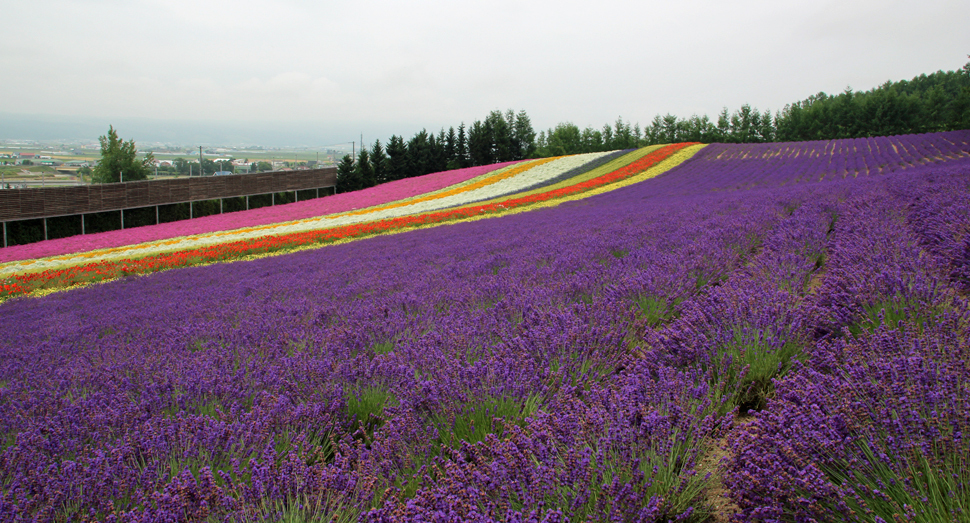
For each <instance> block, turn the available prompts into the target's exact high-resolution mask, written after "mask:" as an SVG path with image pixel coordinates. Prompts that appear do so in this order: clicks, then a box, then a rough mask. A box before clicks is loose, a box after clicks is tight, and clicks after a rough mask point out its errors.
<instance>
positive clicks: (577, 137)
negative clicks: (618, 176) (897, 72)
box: [337, 63, 970, 192]
mask: <svg viewBox="0 0 970 523" xmlns="http://www.w3.org/2000/svg"><path fill="white" fill-rule="evenodd" d="M955 129H970V63H967V64H966V65H964V66H963V68H962V69H959V70H956V71H946V72H944V71H938V72H936V73H933V74H930V75H925V74H924V75H920V76H918V77H916V78H913V79H912V80H909V81H907V80H902V81H899V82H886V83H885V84H883V85H881V86H879V87H876V88H874V89H870V90H868V91H852V90H851V89H846V90H845V91H844V92H842V93H840V94H837V95H828V94H826V93H824V92H822V93H818V94H816V95H812V96H810V97H808V98H806V99H805V100H801V101H799V102H795V103H793V104H789V105H786V106H785V107H784V108H783V109H782V110H780V111H778V112H776V113H775V114H772V113H771V111H767V110H766V111H763V112H762V111H759V110H758V109H757V108H755V107H751V106H750V105H747V104H745V105H742V106H741V108H740V109H738V110H736V111H734V112H728V110H727V108H725V109H723V110H722V111H721V112H720V114H718V115H717V118H716V120H712V119H711V118H709V117H708V116H707V115H703V116H697V115H694V116H691V117H690V118H686V119H684V118H679V117H677V116H675V115H672V114H667V115H665V116H660V115H657V116H656V117H655V118H654V119H653V121H652V122H651V123H650V125H648V126H646V127H644V128H641V127H640V125H639V124H634V125H631V124H630V123H629V122H625V121H623V119H622V118H618V119H617V120H616V122H614V123H613V125H609V124H607V125H604V126H603V127H602V128H600V129H596V128H593V127H591V126H590V127H586V128H585V129H580V128H579V127H578V126H577V125H575V124H573V123H572V122H564V123H560V124H558V125H556V126H555V127H554V128H552V129H549V130H546V131H540V132H539V133H538V134H536V132H535V131H534V130H533V128H532V122H531V120H530V119H529V116H528V114H526V112H525V111H524V110H522V111H519V112H518V113H516V112H514V111H512V110H511V109H509V110H507V111H506V112H505V113H502V112H501V111H492V112H491V113H489V114H488V116H487V117H486V118H485V119H484V120H476V121H475V122H473V123H472V125H471V126H469V127H466V126H465V124H464V122H462V123H461V124H460V125H459V126H458V128H457V129H455V128H454V127H449V128H448V130H447V131H445V130H444V128H442V129H441V130H440V131H439V132H438V134H437V135H436V134H434V133H433V132H432V133H429V132H427V131H426V130H421V131H420V132H418V133H415V135H414V136H413V137H412V138H411V139H410V140H407V141H405V139H404V137H403V136H391V138H390V139H388V140H387V142H386V144H382V143H381V141H380V140H378V141H376V142H374V144H373V145H372V146H371V147H370V148H362V149H361V150H360V152H359V153H357V155H356V157H353V156H351V155H347V156H345V157H344V158H343V159H342V160H341V162H340V164H339V165H338V171H337V180H338V182H337V190H338V192H347V191H355V190H358V189H363V188H366V187H372V186H374V185H378V184H381V183H384V182H389V181H393V180H400V179H402V178H409V177H413V176H421V175H424V174H428V173H432V172H438V171H444V170H449V169H459V168H462V167H470V166H475V165H488V164H492V163H496V162H506V161H512V160H522V159H526V158H543V157H549V156H560V155H566V154H580V153H587V152H597V151H612V150H617V149H632V148H636V147H643V146H645V145H651V144H659V143H679V142H702V143H714V142H722V143H760V142H776V141H777V142H789V141H804V140H832V139H841V138H861V137H867V136H891V135H898V134H911V133H925V132H937V131H948V130H955Z"/></svg>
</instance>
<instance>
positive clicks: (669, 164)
mask: <svg viewBox="0 0 970 523" xmlns="http://www.w3.org/2000/svg"><path fill="white" fill-rule="evenodd" d="M704 147H705V145H704V144H698V145H692V146H690V147H686V148H684V149H681V150H680V151H678V152H676V153H674V154H673V155H671V156H670V157H669V158H667V159H665V160H663V161H662V162H660V163H659V164H657V165H655V166H653V167H651V168H649V169H647V170H645V171H643V172H642V173H640V174H637V175H634V176H631V177H629V178H626V179H624V180H621V181H618V182H615V183H612V184H609V185H606V186H603V187H599V188H596V189H591V190H589V191H586V192H583V193H579V194H574V195H570V196H565V197H563V198H559V199H555V200H548V201H544V202H537V203H534V204H531V205H525V206H521V207H515V208H512V209H507V210H505V211H501V212H496V213H490V214H480V215H477V216H471V217H468V218H460V219H456V220H453V221H448V222H439V223H430V224H424V225H416V226H414V227H409V228H407V229H395V230H390V231H385V232H381V233H377V234H373V235H370V236H366V237H361V236H359V237H354V238H344V239H340V240H336V241H333V242H330V243H328V244H326V245H325V246H329V245H340V244H344V243H350V242H352V241H357V240H360V239H363V238H370V237H373V236H388V235H392V234H400V233H402V232H407V231H410V230H415V229H428V228H431V227H441V226H443V225H453V224H457V223H464V222H473V221H478V220H485V219H489V218H496V217H501V216H506V215H512V214H519V213H522V212H528V211H531V210H535V209H539V208H545V207H555V206H557V205H560V204H563V203H566V202H571V201H576V200H582V199H584V198H588V197H590V196H595V195H598V194H603V193H607V192H610V191H614V190H616V189H619V188H622V187H627V186H630V185H633V184H635V183H640V182H642V181H644V180H648V179H650V178H653V177H655V176H658V175H660V174H663V173H665V172H667V171H669V170H670V169H673V168H674V167H676V166H678V165H680V164H681V163H683V162H685V161H686V160H688V159H690V158H691V157H692V156H694V155H695V154H697V152H698V151H700V150H701V149H703V148H704ZM655 149H656V147H652V148H651V147H644V148H643V149H639V150H637V151H635V152H634V153H630V154H629V155H624V156H623V157H621V158H625V157H626V156H630V155H636V156H635V159H639V158H642V157H643V156H644V155H646V154H648V153H649V152H651V151H653V150H655ZM639 153H642V154H639ZM618 160H619V158H618ZM629 163H632V161H630V162H625V163H624V164H623V165H628V164H629ZM529 192H531V191H529ZM524 194H527V193H521V194H517V195H510V196H507V197H506V198H507V199H511V198H518V197H521V196H522V195H524ZM474 205H481V202H478V203H475V204H470V206H474ZM321 247H324V246H321V245H301V246H298V247H294V248H292V249H284V250H279V251H275V252H269V253H262V254H251V255H248V256H244V257H241V258H238V259H236V260H232V261H251V260H258V259H262V258H269V257H271V256H282V255H285V254H291V253H294V252H299V251H306V250H310V249H319V248H321ZM215 263H232V262H212V263H205V264H200V265H199V266H204V265H213V264H215ZM109 281H113V280H104V281H99V282H92V283H84V284H77V285H73V286H71V287H62V288H49V289H41V290H38V291H35V292H33V293H31V296H35V297H39V296H45V295H48V294H52V293H55V292H60V291H65V290H70V289H75V288H78V287H84V286H87V285H95V284H101V283H107V282H109ZM2 301H4V300H0V302H2Z"/></svg>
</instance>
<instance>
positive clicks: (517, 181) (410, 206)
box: [0, 153, 603, 277]
mask: <svg viewBox="0 0 970 523" xmlns="http://www.w3.org/2000/svg"><path fill="white" fill-rule="evenodd" d="M602 154H603V153H593V154H588V155H573V156H569V157H560V158H546V159H539V160H533V161H530V162H524V163H520V164H517V165H509V166H506V167H504V168H500V169H496V170H494V171H490V172H488V173H486V174H484V175H481V176H478V177H475V178H472V179H470V180H467V181H465V182H461V183H458V184H456V185H454V186H451V187H447V188H444V189H440V190H437V191H432V192H430V193H427V194H423V195H418V196H414V197H410V198H405V199H402V200H398V201H395V202H393V203H390V204H382V205H377V206H372V207H366V208H363V209H356V210H352V211H349V212H345V213H337V214H332V215H326V216H320V217H312V218H306V219H303V220H297V221H289V222H282V223H274V224H266V225H261V226H256V227H244V228H232V229H230V230H224V231H218V232H212V233H208V234H204V235H195V236H187V237H179V238H171V239H167V240H164V241H159V242H149V243H141V244H136V245H128V246H123V247H114V248H111V249H100V250H94V251H88V252H83V253H75V254H71V255H66V256H57V257H53V258H47V259H37V260H25V261H21V262H19V263H12V264H6V266H3V267H0V277H3V276H5V275H11V274H17V273H24V272H36V271H39V270H46V269H56V268H60V267H64V266H68V265H74V264H77V263H87V262H90V261H93V260H99V261H104V260H110V259H124V258H131V257H141V256H146V255H153V254H160V253H162V252H177V251H180V250H186V249H192V248H198V247H202V246H206V245H217V244H220V243H225V242H227V241H238V240H247V239H255V238H259V237H262V236H267V235H271V234H278V235H279V234H291V233H297V232H304V231H309V230H315V229H321V228H324V227H336V226H342V225H349V224H353V223H359V222H363V221H369V220H380V219H387V218H394V217H398V216H404V215H407V214H414V213H419V212H428V211H432V210H436V209H441V208H446V207H451V206H454V205H458V204H463V203H466V201H467V200H471V201H474V200H476V199H482V197H493V196H497V195H500V194H507V193H508V192H510V191H514V188H515V187H516V186H520V185H522V184H523V179H525V180H533V181H536V182H542V181H544V180H546V179H548V178H550V177H555V176H556V175H557V173H559V172H562V171H568V170H570V169H571V168H572V167H573V166H576V165H582V164H583V163H587V162H589V161H591V160H595V159H596V158H597V157H599V156H601V155H602ZM467 194H471V195H472V196H470V197H469V196H465V195H467ZM476 195H478V196H476Z"/></svg>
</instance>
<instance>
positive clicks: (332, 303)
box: [0, 131, 970, 522]
mask: <svg viewBox="0 0 970 523" xmlns="http://www.w3.org/2000/svg"><path fill="white" fill-rule="evenodd" d="M566 158H569V157H566ZM556 162H560V163H559V167H555V166H554V164H556ZM539 163H540V162H533V163H532V164H531V167H528V166H527V165H526V164H516V165H509V166H501V167H497V168H495V169H487V170H483V172H478V173H476V174H475V175H474V176H471V175H469V176H468V177H467V178H465V179H462V180H459V181H456V182H455V183H454V184H450V185H440V186H436V187H434V188H432V189H428V190H426V191H424V192H422V193H415V194H408V195H407V196H401V195H396V196H389V197H388V198H386V199H384V200H383V201H380V200H381V199H380V198H374V199H373V200H369V203H368V204H366V205H364V206H362V207H361V208H358V209H353V208H352V207H353V206H350V207H351V208H341V209H342V210H339V211H336V210H334V211H330V210H329V209H333V208H328V212H327V213H325V214H320V215H314V214H308V215H305V216H302V217H299V216H294V217H293V221H300V220H308V219H312V220H318V219H325V217H326V216H339V215H340V214H344V215H346V214H347V213H350V214H355V213H356V212H357V211H360V210H363V207H368V208H370V209H369V211H370V212H368V213H363V214H355V215H357V216H364V215H366V214H374V215H375V217H376V219H373V220H365V221H360V222H354V223H349V224H344V225H339V226H336V227H330V228H326V227H324V228H310V229H308V230H307V231H300V232H292V233H286V234H275V235H274V234H271V235H265V236H256V237H253V238H244V239H231V240H230V241H228V242H226V243H222V244H212V245H208V246H204V247H199V248H196V249H194V250H185V249H183V250H175V251H170V252H161V253H158V254H152V255H148V256H144V257H140V258H125V259H112V258H111V257H110V256H106V257H105V258H104V260H103V261H101V262H97V263H100V264H101V266H102V267H103V269H102V270H104V273H105V279H112V280H114V281H109V282H106V283H102V284H98V285H86V286H82V287H79V288H76V289H70V290H67V291H65V292H55V293H52V294H49V295H45V296H19V295H20V294H24V293H25V292H23V291H16V290H14V291H10V290H7V291H5V292H6V293H7V295H8V296H14V297H12V298H9V299H7V301H5V302H3V303H0V322H2V326H3V327H2V329H0V435H2V440H0V441H2V446H0V520H3V521H115V522H120V521H132V522H134V521H137V522H150V521H159V522H161V521H166V522H172V521H179V522H181V521H186V522H187V521H240V522H244V521H280V522H283V521H287V522H288V521H369V522H384V521H387V522H390V521H423V522H424V521H427V522H431V521H435V522H439V521H440V522H446V521H522V522H525V521H534V522H539V521H548V522H565V521H657V522H660V521H663V522H666V521H694V522H703V521H715V520H717V521H727V520H729V519H731V520H734V521H739V522H747V521H752V522H753V521H792V522H795V521H797V522H802V521H804V522H808V521H820V522H825V521H833V522H834V521H860V522H877V521H887V522H888V521H940V522H943V521H968V520H970V483H968V478H970V439H968V434H970V306H968V300H970V131H957V132H948V133H937V134H926V135H909V136H898V137H890V138H869V139H856V140H842V141H832V142H800V143H776V144H758V145H726V144H713V145H707V146H699V145H689V146H668V147H660V148H653V149H648V150H639V151H632V152H621V153H613V154H610V155H605V156H597V157H590V158H587V159H584V160H583V161H580V160H579V159H576V158H573V159H572V160H568V161H567V160H566V159H565V158H564V159H554V160H551V161H543V162H542V163H541V165H540V164H539ZM543 166H545V168H544V170H540V171H535V173H542V174H541V175H536V176H535V177H534V178H533V179H532V181H531V182H529V181H525V180H524V179H516V177H517V176H519V175H518V174H509V173H510V172H511V171H512V170H515V169H522V168H524V170H522V171H521V173H523V174H524V173H527V172H528V171H529V170H531V169H540V168H542V167H543ZM584 166H585V167H584ZM503 169H504V170H503ZM503 173H504V174H503ZM535 173H534V174H535ZM506 175H507V176H506ZM502 176H505V178H502V179H501V180H499V179H497V178H499V177H502ZM489 177H491V179H492V180H493V183H488V184H483V183H482V182H484V181H485V180H486V179H489ZM458 184H464V185H458ZM500 184H504V185H500ZM486 187H493V189H491V190H492V191H493V192H488V191H489V190H484V191H481V192H475V191H479V190H480V189H485V188H486ZM462 188H464V189H462ZM433 193H437V196H438V198H431V196H432V195H433ZM446 193H448V194H447V195H446ZM459 194H467V197H466V198H464V199H461V198H459V199H455V200H445V199H446V198H451V197H452V196H455V195H459ZM348 196H349V195H348ZM435 199H440V200H444V201H441V202H439V203H440V204H441V206H440V207H439V206H435V208H433V209H424V208H419V209H420V210H418V211H415V212H413V213H403V214H400V215H384V214H380V213H383V212H388V210H389V209H404V208H406V207H408V206H409V205H424V204H425V203H427V202H430V201H433V200H435ZM325 200H326V198H324V199H323V200H321V201H325ZM402 200H404V201H402ZM408 200H410V202H409V201H408ZM419 200H420V202H419ZM455 202H457V203H455ZM306 203H307V204H308V205H309V204H310V203H313V202H306ZM328 205H329V204H328ZM281 212H282V211H281ZM301 212H302V211H301ZM260 225H270V223H266V224H260ZM209 232H210V233H216V232H218V231H216V230H212V231H209ZM392 232H393V233H396V234H389V233H392ZM193 234H196V233H193ZM200 234H201V233H200ZM179 237H181V238H184V235H183V236H179ZM228 237H229V238H232V236H228ZM174 238H175V237H173V238H172V239H174ZM350 238H353V239H355V240H354V241H346V240H347V239H350ZM112 241H114V240H112ZM152 241H157V239H156V240H152ZM118 247H125V245H115V244H106V245H101V246H99V245H93V246H92V249H99V248H108V249H111V248H118ZM38 252H39V251H38ZM77 252H78V251H70V250H67V251H62V252H54V253H52V254H47V256H49V257H50V258H48V260H51V259H53V258H56V257H58V256H67V255H73V254H76V253H77ZM271 252H272V253H286V254H282V255H277V256H262V257H261V256H259V255H260V254H261V253H271ZM180 256H182V257H184V260H183V262H178V257H180ZM173 260H175V261H173ZM220 260H226V261H232V260H235V261H233V262H232V263H212V262H215V261H220ZM23 261H30V260H23ZM152 263H157V264H161V265H164V264H168V265H164V267H161V265H160V268H169V267H184V268H180V269H178V270H165V271H161V272H157V273H155V274H150V275H145V276H137V277H135V276H129V277H121V278H118V276H119V275H121V274H143V273H147V272H153V271H152V270H148V269H146V268H145V267H148V266H149V264H152ZM126 264H128V265H126ZM200 264H205V265H204V266H191V265H200ZM129 265H130V266H129ZM8 266H10V265H9V264H8V265H5V266H4V267H8ZM83 267H88V266H85V265H71V264H67V265H65V266H64V267H61V268H47V269H44V270H43V271H39V272H33V273H29V274H46V275H47V276H49V277H50V278H49V280H48V281H49V282H51V283H50V284H51V285H52V286H54V287H57V286H61V287H63V286H64V285H72V284H73V283H77V281H74V280H70V278H65V277H64V276H63V274H62V275H61V276H55V273H57V272H58V271H60V273H65V272H69V271H70V270H74V269H76V268H83ZM119 268H120V269H119ZM77 270H80V269H77ZM45 271H52V272H45ZM25 274H28V273H25ZM59 278H60V279H59ZM55 280H56V281H55ZM29 282H30V280H16V281H15V282H12V283H10V282H6V283H5V284H6V285H8V286H10V285H23V286H24V288H25V290H26V291H27V292H31V291H35V290H37V289H42V288H44V287H42V286H34V287H30V285H31V284H30V283H29Z"/></svg>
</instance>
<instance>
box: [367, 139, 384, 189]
mask: <svg viewBox="0 0 970 523" xmlns="http://www.w3.org/2000/svg"><path fill="white" fill-rule="evenodd" d="M370 163H371V166H372V167H373V168H374V181H375V182H376V183H377V184H378V185H379V184H382V183H384V182H386V181H388V178H387V164H388V159H387V154H385V153H384V147H383V146H381V141H380V140H374V147H373V148H372V149H371V152H370Z"/></svg>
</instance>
